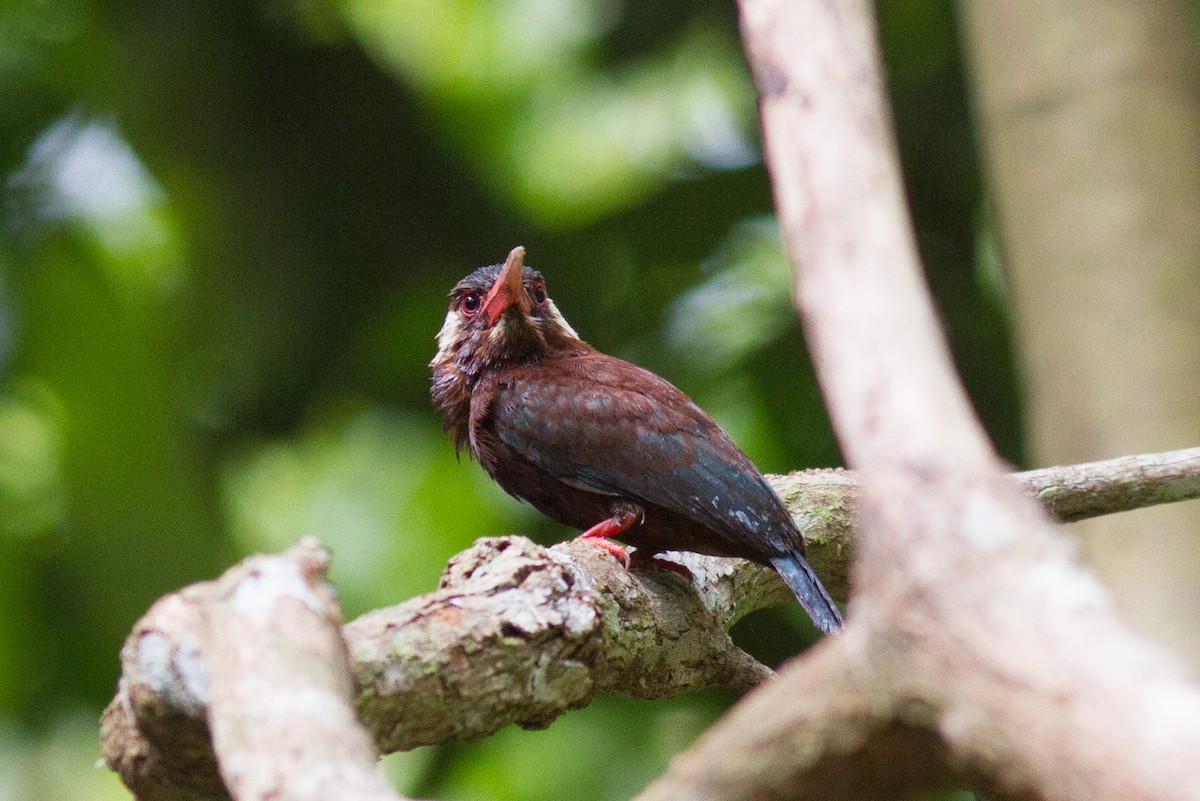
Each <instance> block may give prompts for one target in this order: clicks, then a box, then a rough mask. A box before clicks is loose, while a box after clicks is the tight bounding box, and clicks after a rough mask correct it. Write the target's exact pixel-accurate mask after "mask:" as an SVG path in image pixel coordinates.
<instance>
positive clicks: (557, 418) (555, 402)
mask: <svg viewBox="0 0 1200 801" xmlns="http://www.w3.org/2000/svg"><path fill="white" fill-rule="evenodd" d="M555 367H556V368H559V369H530V370H522V371H517V372H514V373H513V374H511V375H509V376H507V377H506V378H505V380H504V381H503V382H502V383H501V385H500V387H499V388H498V391H497V393H496V395H495V398H494V401H493V403H492V408H491V414H490V417H491V425H492V427H493V430H494V431H495V432H496V435H497V436H499V438H500V440H501V441H503V442H504V443H505V444H506V445H508V446H509V447H510V448H512V449H513V450H515V451H517V452H518V453H520V454H521V455H522V456H523V457H524V458H526V459H528V460H529V461H531V462H533V463H534V464H536V465H537V466H538V467H539V468H541V469H542V470H545V471H546V472H547V473H549V474H551V475H553V476H555V477H556V478H559V479H560V480H563V481H565V482H567V483H570V484H572V485H574V486H581V485H582V486H586V487H590V488H592V489H594V490H596V491H597V492H601V493H608V494H615V495H620V496H623V497H626V498H629V499H630V500H634V501H643V502H646V503H650V504H654V505H656V506H661V507H664V508H666V509H669V510H671V511H672V512H675V513H677V514H680V515H683V516H684V517H687V518H689V519H691V520H694V521H695V522H697V523H699V524H701V525H703V526H704V527H705V528H707V529H709V530H711V531H713V532H714V533H716V534H718V535H720V536H721V537H723V538H725V539H728V540H729V541H730V542H731V543H734V544H735V545H740V544H741V543H744V542H745V541H746V540H747V538H752V539H753V540H755V542H754V544H755V545H757V546H758V547H759V549H761V550H762V551H764V552H767V553H771V552H775V553H787V552H792V551H795V550H796V549H797V548H802V547H803V546H802V544H800V543H799V542H796V540H798V539H799V538H798V537H795V536H794V532H791V531H789V529H791V528H792V526H791V525H790V518H789V517H788V515H787V511H786V510H785V509H784V508H783V505H782V503H781V502H780V501H779V499H778V498H777V497H776V496H775V494H774V492H773V491H772V490H771V488H770V486H769V485H768V484H767V483H766V480H765V479H764V478H763V477H762V474H761V473H759V471H758V469H757V468H756V467H755V466H754V464H753V463H752V462H751V461H750V460H749V459H748V458H747V457H746V455H745V454H743V453H742V452H741V450H740V449H738V447H737V446H736V445H734V443H733V442H732V441H731V440H730V439H729V437H728V436H726V434H725V432H724V431H722V430H721V429H720V427H719V426H717V424H716V422H714V421H713V419H712V418H711V417H709V416H708V415H707V414H705V413H704V412H703V411H702V410H701V409H700V408H699V407H697V406H696V405H695V404H694V403H692V401H691V400H689V399H688V397H687V396H686V395H684V394H683V393H682V392H680V391H679V390H678V389H676V388H675V387H674V386H673V385H671V384H670V383H668V382H667V381H665V380H664V379H662V378H660V377H658V376H656V375H654V374H653V373H650V372H648V371H646V370H643V369H641V368H640V367H637V366H636V365H632V364H630V363H628V362H624V361H621V360H620V359H616V358H613V357H609V356H604V355H602V354H596V355H594V356H590V357H587V358H585V359H578V360H572V361H571V362H570V363H568V364H565V365H560V364H556V365H555ZM789 535H791V536H789Z"/></svg>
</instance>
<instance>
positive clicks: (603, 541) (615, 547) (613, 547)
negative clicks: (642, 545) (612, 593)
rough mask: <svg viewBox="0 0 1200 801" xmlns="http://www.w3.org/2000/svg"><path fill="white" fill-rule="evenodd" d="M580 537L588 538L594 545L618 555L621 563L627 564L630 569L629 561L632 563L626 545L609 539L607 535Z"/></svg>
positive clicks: (626, 566)
mask: <svg viewBox="0 0 1200 801" xmlns="http://www.w3.org/2000/svg"><path fill="white" fill-rule="evenodd" d="M579 539H581V540H586V541H587V542H590V543H592V544H593V545H595V546H596V547H597V548H603V549H604V550H606V551H608V552H609V553H610V554H612V555H613V556H615V557H617V559H619V560H620V561H621V564H623V565H625V569H626V570H628V569H629V563H630V560H629V551H628V550H626V549H625V546H624V545H621V544H620V543H619V542H613V541H612V540H610V539H607V538H605V537H582V536H581V537H579Z"/></svg>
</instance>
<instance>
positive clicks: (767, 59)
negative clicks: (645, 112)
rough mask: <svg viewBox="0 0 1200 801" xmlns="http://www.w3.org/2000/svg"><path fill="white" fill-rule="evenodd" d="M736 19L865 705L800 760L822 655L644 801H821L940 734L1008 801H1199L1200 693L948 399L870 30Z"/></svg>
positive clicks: (790, 673) (950, 750) (746, 4)
mask: <svg viewBox="0 0 1200 801" xmlns="http://www.w3.org/2000/svg"><path fill="white" fill-rule="evenodd" d="M740 9H741V14H742V17H741V20H742V34H743V40H744V43H745V45H746V50H747V54H748V56H749V61H750V65H751V69H752V71H753V74H754V77H755V80H756V83H757V85H758V89H759V99H760V104H761V113H762V119H763V131H764V139H765V143H766V153H767V158H768V162H769V166H770V169H771V176H772V181H773V186H774V190H775V199H776V207H777V210H778V213H779V216H780V220H781V224H782V230H783V232H784V239H785V243H786V245H787V248H788V252H789V255H790V256H791V258H792V262H793V265H794V266H795V268H796V278H797V283H796V289H797V297H798V304H799V307H800V310H801V313H802V315H803V317H804V321H805V331H806V335H807V339H808V342H809V345H810V347H811V349H812V352H813V361H814V364H815V365H816V367H817V372H818V377H819V379H820V382H821V386H822V389H823V391H824V392H825V395H826V400H827V405H828V407H829V409H830V414H831V418H832V420H833V423H834V426H835V429H836V431H837V434H838V437H839V441H840V443H841V445H842V449H843V452H844V453H845V454H846V457H847V461H848V462H849V463H850V464H851V466H853V467H855V468H858V469H859V470H860V479H861V482H862V483H861V487H860V498H859V502H860V506H859V509H860V512H859V527H858V539H857V556H856V559H855V563H854V574H853V584H854V587H855V593H854V595H853V596H852V602H851V608H850V616H849V619H848V620H849V623H848V627H847V629H846V631H845V633H844V634H843V635H841V637H840V638H835V639H834V641H833V642H830V643H826V644H823V645H822V649H823V650H827V649H832V648H843V649H845V650H846V651H847V652H848V655H849V664H848V665H847V667H846V672H847V673H848V681H849V684H850V686H851V687H858V688H859V689H858V691H857V692H858V693H859V694H862V695H863V696H865V699H869V703H860V704H846V705H844V707H843V708H844V709H845V710H846V714H845V715H844V716H840V717H839V716H837V713H834V714H833V716H831V717H832V718H833V719H831V720H826V721H824V722H822V723H821V724H820V729H821V730H823V731H828V732H833V731H837V732H838V733H839V736H838V737H836V738H828V739H823V740H821V741H820V743H819V747H817V748H799V747H789V746H788V744H787V743H788V740H789V738H793V737H795V736H796V735H795V732H796V731H798V730H799V729H801V728H803V727H805V726H811V725H812V720H811V706H810V705H809V704H807V703H801V702H798V701H797V700H796V699H798V698H801V699H807V698H809V697H813V698H816V697H820V696H823V695H825V694H826V693H827V692H836V693H841V692H845V691H846V687H847V681H842V682H835V683H834V684H833V689H832V690H827V687H826V683H827V682H828V679H829V675H828V674H829V671H828V670H817V669H815V668H814V667H813V662H814V661H815V660H816V658H817V655H814V656H813V658H812V659H809V660H804V659H800V660H797V661H796V662H794V663H793V664H791V665H789V666H787V668H785V670H784V671H783V672H782V675H781V680H780V681H778V682H774V683H771V684H770V685H767V686H764V687H762V688H760V689H759V690H758V691H757V692H756V693H755V694H754V695H753V696H752V697H751V698H750V699H748V700H747V702H746V703H744V704H741V705H739V706H738V707H736V708H735V709H734V710H733V711H732V712H731V714H730V715H728V716H727V717H726V718H725V719H724V720H723V721H722V722H721V723H719V724H718V725H717V726H715V727H713V728H712V729H711V730H710V731H709V732H708V733H706V735H705V736H704V737H703V738H702V740H701V742H700V743H698V744H697V745H696V746H695V747H694V748H693V749H691V750H690V751H688V752H686V753H685V754H683V755H681V756H680V757H679V758H677V759H676V760H675V762H674V763H673V764H672V767H671V770H670V771H669V772H668V774H667V775H666V776H664V777H663V778H662V779H660V780H659V781H658V782H656V783H655V784H654V785H652V786H651V788H649V790H648V791H647V792H646V794H645V795H644V797H645V798H655V799H657V798H688V799H710V798H711V799H717V798H721V799H725V801H728V800H729V799H758V798H823V797H826V796H827V795H829V794H831V793H834V794H836V793H837V792H838V788H839V787H840V786H842V785H843V784H844V783H845V781H846V780H845V779H841V778H834V779H833V780H832V781H831V782H830V783H829V784H823V783H819V782H818V781H817V779H818V778H819V777H821V776H823V775H824V774H823V772H822V767H823V766H824V765H825V764H826V763H827V762H828V760H830V759H833V758H835V757H838V758H845V757H846V755H847V753H853V752H857V754H858V755H859V756H860V757H861V758H860V759H857V760H851V763H852V764H853V765H854V766H855V767H856V768H857V767H859V766H860V765H861V766H862V768H863V769H864V770H867V771H871V770H872V769H874V770H885V769H887V768H889V767H890V768H891V770H892V771H893V772H895V771H898V770H900V769H902V768H903V767H904V765H901V764H897V763H893V764H891V765H890V766H889V765H883V766H880V765H878V764H876V763H874V762H873V761H872V757H871V753H870V752H869V751H868V749H866V748H865V746H864V744H865V743H867V742H868V741H869V734H870V732H873V731H878V730H880V729H883V728H886V727H888V726H892V725H907V726H910V727H915V728H916V729H918V730H924V731H926V732H930V733H933V734H934V735H936V738H937V740H938V741H939V742H940V743H941V745H942V746H943V747H944V748H945V749H946V753H947V755H948V760H949V762H950V764H952V765H954V766H955V767H957V768H958V769H960V770H963V771H966V772H970V773H972V774H974V775H976V776H978V777H979V780H980V781H981V782H983V783H984V784H986V785H987V786H988V787H989V788H991V789H993V790H995V791H998V792H1000V793H1002V794H1005V795H1014V796H1022V797H1030V798H1045V799H1064V800H1065V799H1078V800H1079V801H1083V799H1088V801H1096V800H1097V799H1111V801H1118V800H1119V799H1131V798H1146V799H1150V798H1154V799H1180V800H1181V801H1182V799H1185V798H1195V797H1200V689H1198V688H1197V686H1196V685H1195V684H1194V683H1193V681H1192V680H1191V678H1190V677H1189V676H1188V675H1187V673H1186V672H1185V671H1184V669H1183V668H1182V665H1181V664H1179V662H1178V660H1177V659H1175V658H1173V657H1172V656H1171V655H1169V654H1168V653H1166V652H1165V651H1162V650H1160V649H1159V648H1157V647H1156V646H1154V645H1152V644H1150V643H1148V642H1146V641H1144V640H1143V639H1141V638H1140V637H1139V636H1138V635H1136V634H1135V633H1134V632H1133V631H1132V630H1131V629H1130V628H1129V627H1128V625H1127V624H1126V623H1125V621H1124V619H1123V617H1122V615H1121V614H1120V613H1119V611H1118V610H1117V608H1116V607H1115V605H1114V604H1113V602H1112V600H1111V598H1110V596H1109V594H1108V592H1107V591H1106V590H1105V589H1104V587H1103V586H1102V585H1101V584H1100V583H1099V582H1098V581H1097V580H1095V579H1094V578H1093V577H1092V576H1090V575H1089V574H1088V573H1087V572H1086V571H1085V570H1084V569H1083V568H1082V567H1081V566H1080V565H1079V564H1078V562H1077V560H1076V559H1075V555H1074V551H1073V548H1072V547H1071V544H1070V542H1069V541H1068V540H1066V539H1065V538H1064V537H1063V536H1062V534H1061V533H1060V532H1057V531H1055V530H1054V529H1053V528H1052V527H1051V526H1050V525H1049V523H1048V520H1047V518H1046V517H1045V515H1044V514H1043V513H1042V512H1041V511H1040V510H1039V509H1037V508H1036V507H1035V505H1034V504H1033V503H1032V502H1031V501H1030V500H1029V499H1028V498H1026V497H1023V496H1022V494H1021V493H1019V492H1018V491H1017V489H1016V487H1015V486H1014V485H1013V483H1012V482H1011V481H1009V480H1008V479H1006V478H1004V477H1003V476H1002V474H1001V465H1000V463H999V461H998V459H997V458H996V456H995V454H994V453H993V452H992V449H991V448H990V446H989V444H988V442H987V440H986V438H985V436H984V434H983V431H982V429H981V427H980V425H979V424H978V422H977V421H976V419H975V418H974V416H973V414H972V413H971V411H970V408H969V406H968V404H967V402H966V398H965V396H964V393H963V391H962V388H961V386H960V385H959V384H958V382H957V380H956V379H955V376H954V373H953V370H952V368H951V362H950V358H949V353H948V350H947V348H946V345H945V343H944V342H943V340H942V337H941V335H940V332H939V330H938V327H937V324H936V320H935V316H934V314H933V311H932V308H931V303H930V300H929V297H928V294H927V292H926V291H925V289H924V287H923V284H922V276H921V270H920V266H919V264H918V263H917V258H916V248H915V246H914V244H913V241H912V234H911V225H910V223H909V221H908V219H907V215H906V214H905V209H904V203H903V195H902V191H901V186H900V181H899V177H898V169H897V166H896V160H895V156H894V147H893V144H892V141H891V138H890V135H889V133H888V131H889V127H890V126H889V124H888V118H887V113H886V108H887V105H886V102H885V97H884V92H883V88H882V77H881V68H880V65H879V62H878V55H877V53H878V47H877V43H876V40H875V33H874V30H873V23H872V16H871V8H870V7H869V5H868V4H867V3H866V2H865V0H841V1H840V2H830V3H793V2H788V0H742V2H741V3H740ZM839 639H840V643H839V642H838V640H839ZM835 672H836V671H835ZM864 710H865V712H866V714H864ZM768 711H770V713H771V715H772V717H771V718H770V725H769V731H768V732H765V733H763V734H762V736H761V737H754V736H752V737H750V739H749V741H748V740H747V736H748V733H749V732H750V731H752V730H755V731H761V729H757V728H756V727H760V726H762V721H763V719H764V718H763V716H764V715H765V714H767V712H768ZM764 737H765V738H766V741H765V742H764V739H763V738H764ZM781 743H782V745H780V744H781ZM764 753H769V754H770V755H771V757H773V758H767V759H764V758H762V755H763V754H764ZM716 754H720V755H721V757H720V759H719V760H718V759H715V758H714V755H716ZM730 777H737V778H736V781H731V780H730ZM939 778H940V777H939V775H938V774H937V772H936V771H934V770H930V772H929V774H928V775H927V776H925V777H923V779H922V781H920V782H918V786H920V785H921V784H928V785H929V786H936V784H937V781H938V779H939ZM714 788H716V789H714Z"/></svg>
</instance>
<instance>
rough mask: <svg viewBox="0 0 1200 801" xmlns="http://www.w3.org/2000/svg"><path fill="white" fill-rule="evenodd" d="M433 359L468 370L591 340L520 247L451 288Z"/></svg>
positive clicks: (533, 358)
mask: <svg viewBox="0 0 1200 801" xmlns="http://www.w3.org/2000/svg"><path fill="white" fill-rule="evenodd" d="M437 342H438V352H437V356H435V357H434V360H433V363H432V364H431V365H430V366H431V367H432V368H433V369H434V372H435V374H436V373H437V372H438V370H439V367H441V368H443V369H446V368H450V367H451V366H453V368H454V371H455V372H456V373H460V374H466V375H468V376H471V375H475V374H477V373H478V372H479V371H481V370H483V369H485V368H487V367H495V366H500V365H504V364H513V363H521V362H533V361H538V360H541V359H543V358H545V357H546V356H548V355H551V354H554V353H559V352H569V351H576V350H579V349H580V348H584V349H586V348H587V346H586V345H585V344H584V343H583V342H582V341H581V340H580V339H579V335H578V334H576V333H575V330H574V329H572V328H571V326H570V324H568V323H567V321H566V320H564V319H563V316H562V315H561V314H559V312H558V309H557V308H556V307H555V305H554V301H552V300H550V297H549V296H548V295H547V294H546V282H545V280H544V279H543V278H542V275H541V273H539V272H537V271H536V270H534V269H533V268H531V267H526V266H525V248H523V247H515V248H513V249H512V252H510V253H509V254H508V259H507V260H506V261H505V262H504V264H493V265H490V266H488V267H480V268H479V269H478V270H476V271H475V272H473V273H471V274H470V275H468V276H467V277H466V278H464V279H462V280H461V281H459V282H458V284H457V285H456V286H455V287H454V289H453V290H452V291H451V292H450V309H449V311H447V312H446V321H445V323H444V324H443V325H442V330H441V331H439V332H438V335H437Z"/></svg>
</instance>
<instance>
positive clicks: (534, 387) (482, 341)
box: [430, 247, 841, 632]
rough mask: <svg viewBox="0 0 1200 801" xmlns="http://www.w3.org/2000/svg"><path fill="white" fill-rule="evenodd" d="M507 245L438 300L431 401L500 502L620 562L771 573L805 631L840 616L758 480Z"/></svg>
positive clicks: (712, 425) (701, 417)
mask: <svg viewBox="0 0 1200 801" xmlns="http://www.w3.org/2000/svg"><path fill="white" fill-rule="evenodd" d="M524 260H525V249H524V248H521V247H517V248H514V249H513V251H512V252H511V253H509V254H508V260H507V261H506V262H505V263H504V264H503V265H500V264H494V265H491V266H489V267H481V268H479V269H478V270H476V271H475V272H473V273H471V274H470V275H468V276H467V277H466V278H464V279H463V280H461V281H459V282H458V285H457V286H455V287H454V290H453V291H452V292H451V293H450V310H449V312H448V313H447V314H446V322H445V324H444V325H443V326H442V329H441V331H440V332H439V333H438V335H437V343H438V350H437V355H436V356H435V357H434V359H433V361H432V362H431V363H430V369H431V370H432V372H433V387H432V392H431V395H432V397H433V403H434V405H435V406H437V408H438V409H439V410H441V412H442V414H443V415H444V416H445V423H446V430H447V431H449V432H450V437H451V439H453V441H454V445H455V447H456V448H457V449H459V450H460V451H461V449H462V447H463V445H467V446H468V447H469V449H470V452H471V455H472V456H474V457H475V459H476V460H478V462H479V463H480V465H482V466H483V469H484V470H486V471H487V473H488V475H490V476H491V477H492V478H493V479H495V480H496V481H497V482H498V483H499V484H500V486H501V487H503V488H504V490H505V491H506V492H507V493H509V494H510V495H513V496H515V497H516V498H519V499H521V500H525V501H528V502H529V503H531V504H533V506H535V507H536V508H537V509H539V510H540V511H541V512H542V513H544V514H546V515H548V516H549V517H551V518H553V519H555V520H557V521H559V522H560V523H564V524H566V525H568V526H572V527H574V528H580V529H586V530H585V531H584V533H583V534H582V535H580V536H581V537H583V538H586V539H589V540H593V541H595V542H596V543H597V544H598V545H600V546H601V547H604V548H605V549H607V550H609V551H611V552H612V553H614V554H616V555H617V556H619V557H622V558H624V556H625V553H624V549H623V548H622V547H621V546H620V545H618V544H617V543H615V542H613V541H612V540H611V539H609V538H610V537H616V538H619V539H620V540H621V541H623V542H625V543H627V544H628V545H632V546H634V547H636V548H637V549H638V555H642V554H647V555H650V556H653V554H656V553H658V552H660V551H695V552H698V553H704V554H710V555H713V556H739V557H742V558H745V559H750V560H752V561H755V562H758V563H760V564H769V565H771V566H773V567H774V568H775V569H776V570H777V571H778V572H779V574H780V575H781V576H783V579H784V581H786V582H787V584H788V586H789V587H791V588H792V591H793V592H794V593H795V594H796V597H797V598H798V599H799V600H800V603H801V605H802V606H803V607H804V609H805V610H806V611H807V612H808V614H809V616H811V617H812V619H813V622H814V623H816V625H817V627H818V628H819V629H821V630H822V631H825V632H831V631H834V630H836V629H837V628H839V627H840V626H841V616H840V615H839V614H838V610H837V607H836V606H834V603H833V600H832V599H831V598H830V597H829V593H828V592H826V591H825V588H824V587H823V586H822V585H821V582H820V581H819V580H818V579H817V577H816V576H815V575H814V574H813V572H812V569H811V568H810V567H809V566H808V563H807V562H806V561H805V559H804V538H803V536H802V535H801V534H800V531H799V530H798V529H797V528H796V524H795V523H794V522H793V521H792V518H791V515H789V514H788V512H787V510H786V509H785V508H784V506H783V502H782V501H780V500H779V497H778V496H777V495H775V493H774V491H772V489H771V487H770V486H769V485H768V484H767V482H766V480H765V479H764V478H763V476H762V473H760V472H759V470H758V468H756V467H755V466H754V464H753V463H752V462H751V461H750V459H749V458H748V457H747V456H746V455H745V454H744V453H742V451H741V450H740V449H739V448H738V447H737V446H736V445H734V444H733V441H732V440H730V439H729V437H728V436H727V435H726V434H725V432H724V431H722V430H721V428H720V427H719V426H718V425H717V423H716V422H715V421H714V420H713V419H712V418H711V417H709V416H708V415H707V414H706V413H705V412H704V411H702V410H701V409H700V407H698V406H697V405H696V404H695V403H693V402H692V401H691V400H690V399H689V398H688V397H687V396H686V395H684V394H683V393H682V392H681V391H679V390H678V389H676V388H675V386H674V385H672V384H670V383H669V382H667V381H666V380H665V379H663V378H660V377H659V376H657V375H655V374H654V373H651V372H649V371H648V370H643V369H642V368H640V367H638V366H636V365H633V364H630V363H629V362H626V361H623V360H621V359H617V358H615V357H612V356H608V355H605V354H603V353H601V352H599V351H598V350H596V349H595V348H593V347H592V346H591V345H589V344H587V343H586V342H584V341H583V340H582V339H580V338H579V335H578V334H576V333H575V331H574V329H572V328H571V326H570V325H569V324H568V323H567V321H566V320H564V319H563V317H562V315H561V314H559V312H558V309H557V308H556V307H555V305H554V302H553V301H552V300H550V297H549V296H548V295H547V294H546V284H545V281H544V280H543V279H542V276H541V274H540V273H538V272H536V271H535V270H533V269H531V268H529V267H526V266H525V265H524Z"/></svg>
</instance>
